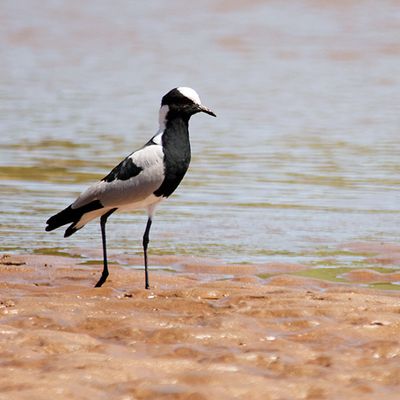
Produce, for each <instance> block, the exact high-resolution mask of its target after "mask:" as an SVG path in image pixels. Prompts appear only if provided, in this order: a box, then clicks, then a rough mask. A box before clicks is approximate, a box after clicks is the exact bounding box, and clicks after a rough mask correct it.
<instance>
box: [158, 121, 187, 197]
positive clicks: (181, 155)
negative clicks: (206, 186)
mask: <svg viewBox="0 0 400 400" xmlns="http://www.w3.org/2000/svg"><path fill="white" fill-rule="evenodd" d="M168 117H169V118H168V119H167V121H166V126H165V130H164V132H163V135H162V147H163V151H164V167H165V168H164V173H165V178H164V181H163V183H162V184H161V186H160V187H159V188H158V189H157V190H156V191H155V192H154V194H155V195H156V196H164V197H168V196H169V195H171V194H172V193H173V192H174V190H175V189H176V188H177V187H178V185H179V183H180V182H181V180H182V179H183V177H184V176H185V173H186V171H187V169H188V167H189V163H190V156H191V154H190V142H189V117H188V118H186V117H184V116H182V115H179V116H178V115H177V116H175V117H172V118H171V116H170V115H168Z"/></svg>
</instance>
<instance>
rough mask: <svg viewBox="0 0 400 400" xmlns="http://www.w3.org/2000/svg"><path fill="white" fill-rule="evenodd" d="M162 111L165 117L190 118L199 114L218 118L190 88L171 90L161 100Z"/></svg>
mask: <svg viewBox="0 0 400 400" xmlns="http://www.w3.org/2000/svg"><path fill="white" fill-rule="evenodd" d="M161 110H163V113H164V114H165V115H167V114H168V116H169V117H171V116H182V117H186V118H190V117H191V116H192V115H194V114H197V113H199V112H204V113H206V114H209V115H212V116H213V117H216V115H215V114H214V113H213V112H212V111H211V110H210V109H209V108H207V107H205V106H203V105H202V104H201V101H200V97H199V95H198V94H197V93H196V91H194V90H193V89H191V88H189V87H178V88H175V89H172V90H170V91H169V92H168V93H167V94H166V95H165V96H164V97H163V98H162V100H161Z"/></svg>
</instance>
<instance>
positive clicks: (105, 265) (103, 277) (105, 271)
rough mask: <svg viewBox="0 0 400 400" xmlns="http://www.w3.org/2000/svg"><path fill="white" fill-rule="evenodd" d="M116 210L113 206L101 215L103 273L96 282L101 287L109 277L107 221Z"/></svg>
mask: <svg viewBox="0 0 400 400" xmlns="http://www.w3.org/2000/svg"><path fill="white" fill-rule="evenodd" d="M115 210H116V208H113V209H112V210H110V211H108V212H106V213H105V214H104V215H102V216H101V217H100V227H101V239H102V242H103V272H102V273H101V277H100V279H99V281H98V282H97V283H96V285H95V286H94V287H101V285H102V284H103V283H104V282H105V281H106V280H107V277H108V263H107V243H106V222H107V218H108V217H109V216H110V215H111V214H112V213H113V212H114V211H115Z"/></svg>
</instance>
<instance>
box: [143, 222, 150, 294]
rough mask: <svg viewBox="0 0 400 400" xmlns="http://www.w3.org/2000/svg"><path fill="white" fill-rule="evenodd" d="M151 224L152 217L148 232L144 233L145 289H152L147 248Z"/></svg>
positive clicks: (147, 226)
mask: <svg viewBox="0 0 400 400" xmlns="http://www.w3.org/2000/svg"><path fill="white" fill-rule="evenodd" d="M151 222H152V221H151V217H149V218H148V220H147V225H146V230H145V231H144V235H143V252H144V280H145V284H144V287H145V288H146V289H150V286H149V273H148V271H147V246H148V244H149V233H150V227H151Z"/></svg>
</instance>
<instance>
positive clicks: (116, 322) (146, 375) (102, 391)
mask: <svg viewBox="0 0 400 400" xmlns="http://www.w3.org/2000/svg"><path fill="white" fill-rule="evenodd" d="M0 261H1V265H0V274H1V283H0V316H1V319H0V322H1V324H0V399H1V400H3V399H4V400H6V399H7V400H12V399H21V400H24V399H27V400H41V399H46V400H47V399H52V400H57V399H60V400H61V399H68V400H71V399H97V400H101V399H107V400H109V399H118V400H130V399H132V400H133V399H140V400H141V399H188V400H189V399H190V400H203V399H213V400H215V399H218V400H225V399H226V400H228V399H229V400H230V399H252V400H257V399H260V400H261V399H262V400H268V399H289V400H290V399H318V400H319V399H338V400H339V399H340V400H342V399H346V400H351V399H354V400H360V399H385V400H395V399H396V400H397V399H399V398H400V397H399V396H400V395H399V393H400V295H399V293H398V292H396V291H392V292H389V291H378V290H372V289H366V288H360V287H355V286H351V285H348V284H346V285H343V284H333V283H327V282H322V281H318V280H312V279H306V278H301V277H296V276H293V275H288V274H285V273H284V271H285V266H284V265H278V266H275V267H276V268H278V267H279V268H281V271H283V272H282V273H280V274H278V275H275V276H274V277H272V278H270V279H269V280H267V281H264V280H261V279H259V278H257V276H256V275H255V273H258V272H260V271H259V270H257V267H251V266H230V267H225V268H221V267H216V266H213V265H201V263H200V264H199V263H197V264H192V265H190V263H188V264H187V265H186V266H185V268H183V270H182V271H181V272H179V273H174V272H168V271H164V272H163V271H154V270H153V271H151V273H150V278H151V285H152V288H151V290H144V289H143V272H142V271H139V270H133V269H128V268H122V267H121V266H118V265H112V267H111V275H110V278H109V280H108V281H107V283H106V284H105V285H104V287H103V288H100V289H94V288H93V287H92V286H93V284H94V283H95V282H96V280H97V278H98V277H99V274H100V271H101V266H99V265H98V266H84V265H80V264H79V263H80V262H81V261H82V260H81V259H77V258H70V257H58V256H32V255H29V256H16V255H9V256H6V255H5V256H3V257H2V258H1V260H0ZM161 261H162V259H161V258H160V259H159V260H157V262H158V265H160V264H161V263H162V262H161ZM164 261H165V264H168V260H166V259H164ZM286 267H287V272H290V271H293V270H296V268H301V266H295V265H287V266H286ZM261 269H262V268H261ZM272 269H273V268H272ZM228 275H229V278H227V276H228ZM207 277H208V278H207Z"/></svg>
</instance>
